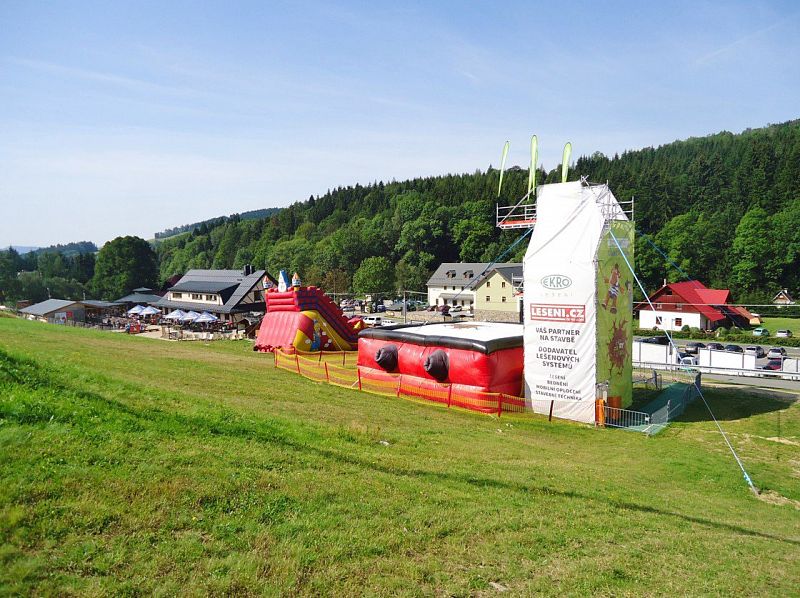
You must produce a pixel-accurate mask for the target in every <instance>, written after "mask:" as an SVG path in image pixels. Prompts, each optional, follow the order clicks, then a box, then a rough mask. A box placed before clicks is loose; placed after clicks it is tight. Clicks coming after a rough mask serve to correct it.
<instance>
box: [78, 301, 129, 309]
mask: <svg viewBox="0 0 800 598" xmlns="http://www.w3.org/2000/svg"><path fill="white" fill-rule="evenodd" d="M81 303H83V304H84V305H85V306H87V307H96V308H99V309H107V308H109V307H116V306H118V305H122V304H121V303H120V302H119V301H95V300H94V299H84V300H83V301H81Z"/></svg>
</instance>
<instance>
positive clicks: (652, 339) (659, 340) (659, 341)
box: [642, 336, 669, 345]
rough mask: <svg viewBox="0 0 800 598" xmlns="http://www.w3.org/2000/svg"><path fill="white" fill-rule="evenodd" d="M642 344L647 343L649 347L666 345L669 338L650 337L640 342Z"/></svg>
mask: <svg viewBox="0 0 800 598" xmlns="http://www.w3.org/2000/svg"><path fill="white" fill-rule="evenodd" d="M642 342H643V343H649V344H651V345H668V344H669V338H667V337H666V336H651V337H648V338H646V339H644V340H643V341H642Z"/></svg>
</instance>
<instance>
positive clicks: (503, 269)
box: [481, 264, 522, 284]
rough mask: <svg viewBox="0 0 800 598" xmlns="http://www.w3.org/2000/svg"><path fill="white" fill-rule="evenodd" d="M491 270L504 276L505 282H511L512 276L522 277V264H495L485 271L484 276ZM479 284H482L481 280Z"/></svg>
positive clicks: (488, 274) (489, 273)
mask: <svg viewBox="0 0 800 598" xmlns="http://www.w3.org/2000/svg"><path fill="white" fill-rule="evenodd" d="M492 272H497V273H498V274H499V275H500V276H502V277H503V278H505V280H506V282H508V283H513V281H512V278H514V277H517V278H522V264H511V265H506V266H495V267H494V268H492V269H491V270H489V272H487V273H486V278H489V276H490V275H491V274H492ZM481 284H483V281H481Z"/></svg>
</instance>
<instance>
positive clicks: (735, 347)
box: [725, 345, 744, 353]
mask: <svg viewBox="0 0 800 598" xmlns="http://www.w3.org/2000/svg"><path fill="white" fill-rule="evenodd" d="M725 350H726V351H727V352H728V353H744V349H742V348H741V347H740V346H739V345H725Z"/></svg>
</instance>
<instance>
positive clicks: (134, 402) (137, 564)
mask: <svg viewBox="0 0 800 598" xmlns="http://www.w3.org/2000/svg"><path fill="white" fill-rule="evenodd" d="M707 396H708V398H709V401H710V403H711V405H712V407H713V408H714V410H715V412H716V413H717V415H718V416H719V417H720V419H721V420H722V423H723V425H724V426H725V427H726V429H727V430H728V431H729V432H730V437H731V441H732V443H733V445H734V446H735V447H736V449H737V450H738V451H739V453H740V455H741V456H742V459H743V461H744V463H745V464H746V466H747V468H748V470H749V472H750V474H751V475H752V476H753V479H754V481H755V482H756V484H757V485H759V486H760V487H761V488H763V489H764V495H763V496H762V498H757V497H755V496H754V495H753V494H751V493H750V492H749V491H748V490H747V487H746V485H745V484H744V482H743V480H742V476H741V473H740V472H739V470H738V468H737V466H736V463H735V462H734V461H733V459H732V457H731V455H730V453H729V452H728V450H727V448H726V447H725V445H724V443H723V441H722V439H721V438H720V436H719V435H718V433H717V432H716V431H715V428H714V425H713V423H712V422H710V421H709V418H708V416H707V414H706V412H705V410H704V409H703V408H702V406H701V405H699V404H695V405H693V406H692V407H691V408H690V409H689V410H688V411H687V412H686V413H685V415H684V417H683V420H682V421H680V422H678V423H675V424H673V425H672V426H670V427H669V428H668V429H667V430H666V431H665V432H663V433H661V434H659V435H657V436H655V437H652V438H647V437H645V436H642V435H639V434H636V433H629V432H624V431H613V430H604V429H594V428H592V427H588V426H582V425H577V424H572V423H567V422H555V421H554V422H552V423H550V422H547V420H546V418H542V417H538V416H530V415H527V416H516V417H506V416H505V415H504V416H503V417H502V418H499V419H498V418H496V417H491V416H484V415H479V414H474V413H468V412H462V411H458V410H455V409H453V410H448V409H446V408H442V407H438V406H434V405H429V404H421V403H416V402H411V401H407V400H403V399H395V398H385V397H379V396H373V395H368V394H363V393H358V392H356V391H351V390H346V389H340V388H336V387H332V386H327V385H321V384H316V383H313V382H310V381H308V380H305V379H303V378H300V377H298V376H296V375H294V374H292V373H289V372H285V371H281V370H276V369H274V368H273V367H272V360H271V358H270V357H269V356H266V355H263V354H256V353H253V352H252V351H251V348H250V345H249V344H248V343H246V342H217V343H213V344H203V343H194V344H193V343H181V344H179V343H168V342H164V341H158V340H149V339H142V338H135V337H129V336H126V335H123V334H112V333H104V332H94V331H88V330H81V329H71V328H62V327H56V326H51V325H46V324H41V323H34V322H25V321H21V320H16V319H9V318H0V593H2V594H7V595H12V594H14V595H16V594H37V595H40V594H46V595H55V594H58V595H71V594H82V595H85V594H90V595H109V594H115V595H116V594H143V593H147V594H150V593H156V594H190V595H196V594H209V593H211V594H242V595H249V594H260V595H286V594H290V595H336V596H343V595H363V594H367V595H410V596H417V595H419V596H423V595H454V596H467V595H488V594H495V593H498V592H501V591H503V590H509V592H508V594H507V595H509V594H510V595H529V594H534V593H540V594H548V595H563V594H573V595H588V594H593V595H615V596H619V595H638V594H649V595H659V594H660V595H664V594H670V595H681V594H721V595H731V594H743V593H744V594H759V595H774V596H786V595H790V594H796V592H797V588H798V587H800V404H799V403H798V402H796V395H793V394H791V393H784V394H775V393H767V392H765V391H761V392H756V393H746V392H745V391H743V390H732V389H708V390H707Z"/></svg>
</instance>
